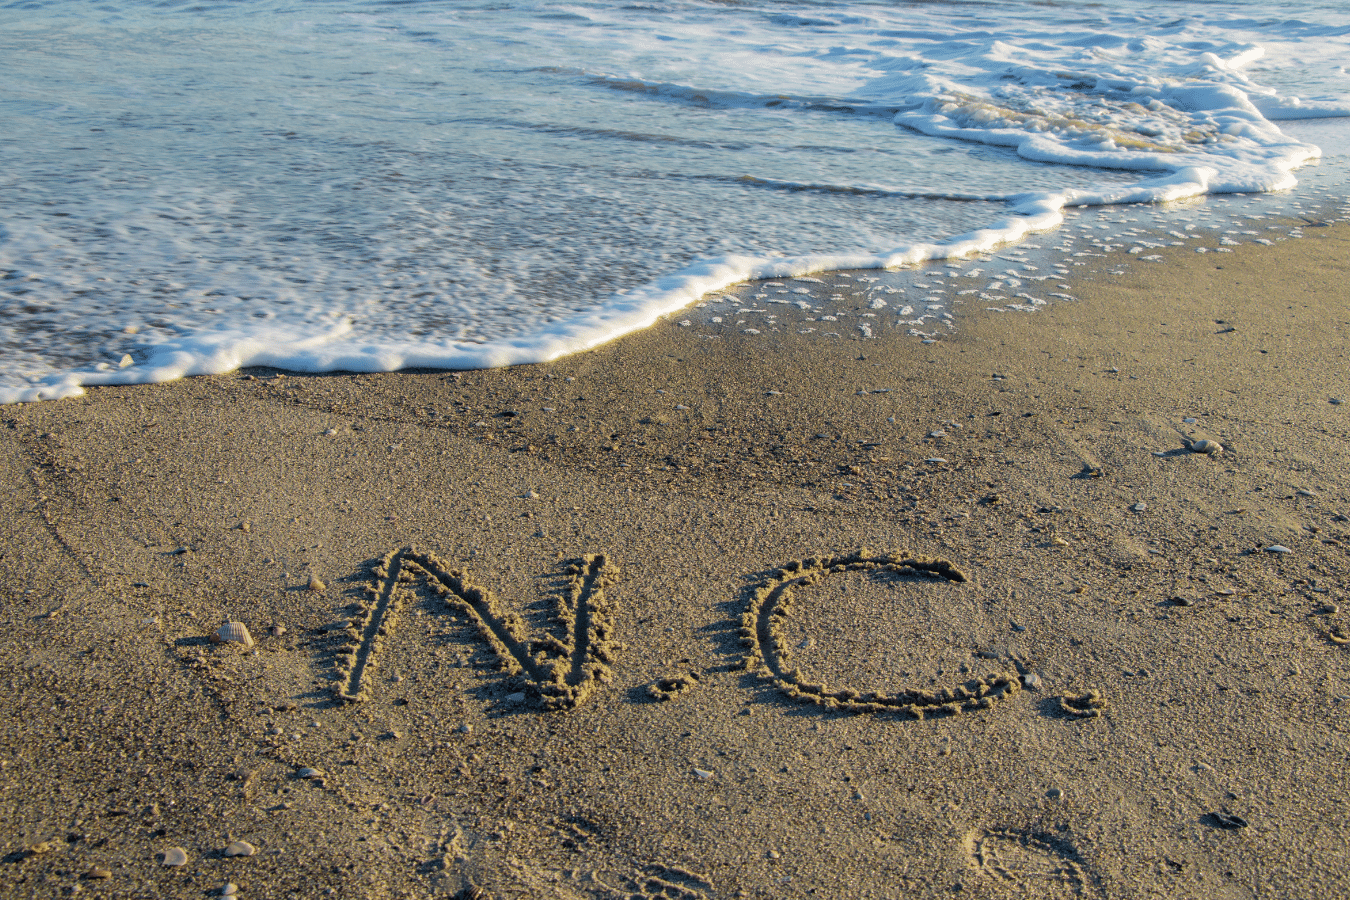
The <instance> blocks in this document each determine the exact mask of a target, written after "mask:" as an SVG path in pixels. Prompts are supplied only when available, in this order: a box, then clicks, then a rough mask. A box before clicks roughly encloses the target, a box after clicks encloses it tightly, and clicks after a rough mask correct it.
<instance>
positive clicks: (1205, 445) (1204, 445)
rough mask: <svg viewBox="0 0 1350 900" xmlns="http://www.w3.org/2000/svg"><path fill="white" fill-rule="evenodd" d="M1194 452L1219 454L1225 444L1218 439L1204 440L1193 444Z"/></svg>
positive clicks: (1211, 454) (1210, 454)
mask: <svg viewBox="0 0 1350 900" xmlns="http://www.w3.org/2000/svg"><path fill="white" fill-rule="evenodd" d="M1191 452H1192V453H1204V454H1207V455H1209V456H1218V455H1219V454H1220V453H1222V452H1223V444H1220V443H1219V442H1218V441H1211V440H1203V441H1196V442H1194V443H1193V444H1191Z"/></svg>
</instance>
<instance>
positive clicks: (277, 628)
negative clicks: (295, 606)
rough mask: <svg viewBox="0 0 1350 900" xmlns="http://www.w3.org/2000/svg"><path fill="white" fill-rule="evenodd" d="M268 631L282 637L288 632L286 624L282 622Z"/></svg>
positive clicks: (274, 635)
mask: <svg viewBox="0 0 1350 900" xmlns="http://www.w3.org/2000/svg"><path fill="white" fill-rule="evenodd" d="M268 631H269V632H270V633H271V635H272V637H281V636H282V635H283V634H285V633H286V626H285V625H280V624H278V625H273V626H272V627H271V628H269V629H268Z"/></svg>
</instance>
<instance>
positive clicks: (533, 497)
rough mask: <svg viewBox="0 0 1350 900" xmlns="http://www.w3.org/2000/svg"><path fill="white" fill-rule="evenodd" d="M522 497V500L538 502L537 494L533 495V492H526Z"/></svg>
mask: <svg viewBox="0 0 1350 900" xmlns="http://www.w3.org/2000/svg"><path fill="white" fill-rule="evenodd" d="M522 496H523V499H525V500H538V499H539V495H538V494H537V493H535V492H534V491H526V492H525V493H524V494H523V495H522Z"/></svg>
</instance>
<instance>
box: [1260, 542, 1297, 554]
mask: <svg viewBox="0 0 1350 900" xmlns="http://www.w3.org/2000/svg"><path fill="white" fill-rule="evenodd" d="M1266 552H1267V553H1293V552H1294V551H1293V550H1290V549H1289V548H1288V547H1286V546H1285V545H1284V544H1271V545H1270V546H1269V547H1267V548H1266Z"/></svg>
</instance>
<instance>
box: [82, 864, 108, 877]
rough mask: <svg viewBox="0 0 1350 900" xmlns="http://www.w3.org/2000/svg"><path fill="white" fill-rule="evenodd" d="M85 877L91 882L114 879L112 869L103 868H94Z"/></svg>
mask: <svg viewBox="0 0 1350 900" xmlns="http://www.w3.org/2000/svg"><path fill="white" fill-rule="evenodd" d="M84 877H85V878H88V879H89V880H90V881H103V880H105V879H108V878H111V877H112V869H105V868H103V867H102V866H94V867H93V868H92V869H90V870H89V871H88V872H85V873H84Z"/></svg>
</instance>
